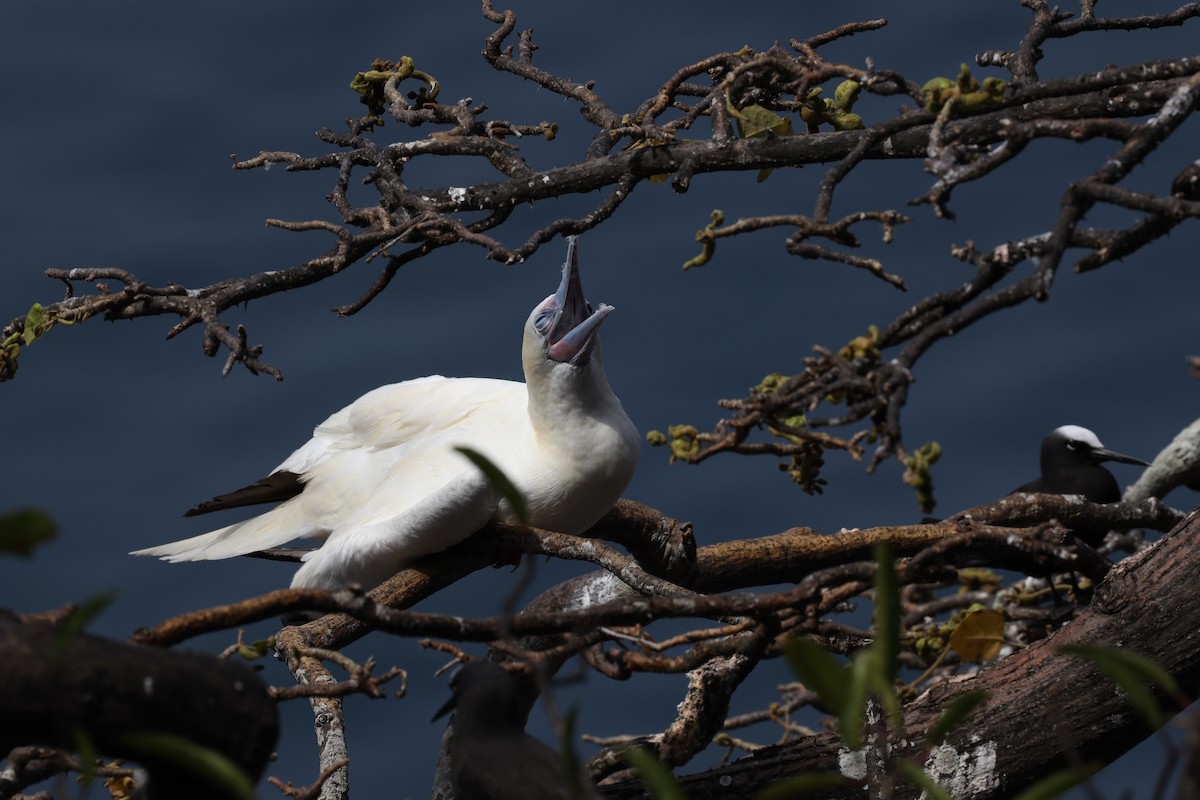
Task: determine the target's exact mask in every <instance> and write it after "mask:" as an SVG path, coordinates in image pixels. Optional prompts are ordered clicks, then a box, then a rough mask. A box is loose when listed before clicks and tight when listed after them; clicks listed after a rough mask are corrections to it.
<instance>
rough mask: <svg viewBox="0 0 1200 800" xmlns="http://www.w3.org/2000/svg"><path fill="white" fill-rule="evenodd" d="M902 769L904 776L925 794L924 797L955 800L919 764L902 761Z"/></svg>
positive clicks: (931, 799)
mask: <svg viewBox="0 0 1200 800" xmlns="http://www.w3.org/2000/svg"><path fill="white" fill-rule="evenodd" d="M900 769H902V770H904V774H905V775H906V776H908V779H909V780H910V781H912V782H913V783H915V784H916V785H917V788H918V789H920V790H921V791H922V793H923V795H922V796H923V797H926V798H929V800H953V798H951V797H950V793H949V792H947V791H946V790H945V788H943V787H942V785H941V784H940V783H938V782H937V781H935V780H934V779H933V778H931V777H930V776H929V773H928V772H926V771H925V770H923V769H921V767H920V765H919V764H914V763H913V762H911V761H901V762H900Z"/></svg>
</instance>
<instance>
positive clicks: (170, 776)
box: [0, 618, 279, 798]
mask: <svg viewBox="0 0 1200 800" xmlns="http://www.w3.org/2000/svg"><path fill="white" fill-rule="evenodd" d="M0 674H2V675H4V680H3V681H0V708H3V709H4V725H2V726H0V751H4V752H7V751H8V750H10V749H11V748H13V747H16V746H18V745H29V744H46V745H52V746H56V747H65V748H70V749H75V748H77V747H78V746H79V737H81V736H86V737H87V738H88V739H90V740H91V741H92V743H93V745H94V747H95V749H96V751H98V752H100V753H103V754H105V755H108V756H115V757H123V758H127V759H129V760H134V761H138V762H140V763H142V764H144V765H145V766H146V768H147V769H148V770H149V771H150V774H151V779H152V784H153V786H154V789H153V791H154V796H155V797H156V798H168V797H178V798H193V797H194V798H210V797H214V796H219V793H218V792H217V790H215V789H214V788H213V786H212V785H210V784H209V783H207V782H206V781H205V780H204V779H203V778H204V776H203V775H197V774H194V773H192V772H189V771H187V770H186V769H183V768H181V767H180V765H179V764H178V763H175V762H173V761H171V760H167V759H164V758H162V757H161V756H158V755H156V754H155V753H154V752H153V751H151V750H147V749H145V746H144V745H142V744H140V743H139V742H137V741H134V740H133V739H132V738H131V737H133V736H135V735H142V734H154V733H156V732H158V733H167V734H170V735H173V736H177V737H183V738H186V739H188V740H189V741H191V742H193V743H195V744H196V745H200V746H202V747H206V748H209V749H211V750H215V751H216V752H218V753H220V754H222V755H224V756H225V757H226V758H228V759H229V760H230V761H232V762H233V763H234V764H236V765H237V766H239V767H240V768H241V769H242V770H243V771H245V773H246V774H247V775H248V776H249V777H250V778H251V779H252V780H254V779H257V778H258V777H259V776H260V775H261V774H262V772H263V770H264V768H265V767H266V764H267V761H268V760H269V757H270V755H271V753H272V751H273V750H274V748H275V740H276V738H277V737H278V734H279V720H278V715H277V713H276V710H275V704H274V702H272V700H271V699H270V696H269V695H268V693H267V690H266V687H265V686H263V684H262V682H261V681H260V680H259V679H258V676H257V675H256V674H255V673H254V671H253V670H252V669H250V668H249V667H248V666H245V665H242V664H237V663H233V662H228V661H218V660H217V659H215V658H212V657H211V656H205V655H200V654H195V653H172V652H166V651H162V650H155V649H150V648H143V647H133V646H130V645H125V644H120V643H118V642H112V641H108V640H105V639H100V638H98V637H95V636H89V635H87V634H80V635H78V636H75V637H67V638H66V639H63V638H62V636H61V634H58V635H56V629H55V628H53V627H51V626H49V625H39V624H21V623H17V622H15V621H13V620H11V619H8V618H0Z"/></svg>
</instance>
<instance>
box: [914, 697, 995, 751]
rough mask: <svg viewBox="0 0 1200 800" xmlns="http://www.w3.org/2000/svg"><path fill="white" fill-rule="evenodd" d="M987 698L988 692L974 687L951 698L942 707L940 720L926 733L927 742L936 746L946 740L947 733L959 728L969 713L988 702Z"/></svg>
mask: <svg viewBox="0 0 1200 800" xmlns="http://www.w3.org/2000/svg"><path fill="white" fill-rule="evenodd" d="M987 699H988V693H987V692H985V691H983V690H982V689H974V690H972V691H969V692H963V693H962V694H960V695H959V696H958V697H956V698H954V699H953V700H951V701H950V702H949V703H947V704H946V707H945V708H944V709H942V715H941V716H940V717H938V721H937V722H935V723H933V726H932V727H931V728H930V729H929V733H927V734H926V735H925V741H926V743H927V744H929V745H931V746H933V747H936V746H937V745H939V744H941V743H942V742H944V741H945V740H946V736H947V734H949V733H950V731H952V730H954V729H955V728H957V727H958V724H959V723H960V722H962V721H963V720H964V719H966V717H967V715H968V714H970V713H971V712H972V711H974V710H975V709H976V708H977V707H979V706H980V705H981V704H982V703H984V702H986V701H987Z"/></svg>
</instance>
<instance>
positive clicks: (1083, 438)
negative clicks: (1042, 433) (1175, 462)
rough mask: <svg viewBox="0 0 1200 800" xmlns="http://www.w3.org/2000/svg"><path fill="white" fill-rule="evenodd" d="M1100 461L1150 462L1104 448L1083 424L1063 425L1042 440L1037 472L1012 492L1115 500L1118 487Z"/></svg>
mask: <svg viewBox="0 0 1200 800" xmlns="http://www.w3.org/2000/svg"><path fill="white" fill-rule="evenodd" d="M1104 461H1120V462H1121V463H1123V464H1140V465H1142V466H1143V467H1148V466H1150V463H1149V462H1148V461H1143V460H1142V459H1140V458H1134V457H1133V456H1127V455H1124V454H1122V453H1117V452H1114V451H1112V450H1109V449H1107V448H1106V447H1105V446H1104V445H1102V444H1100V439H1099V438H1097V437H1096V434H1094V433H1092V432H1091V431H1089V430H1088V429H1087V428H1081V427H1079V426H1078V425H1063V426H1062V427H1060V428H1055V429H1054V430H1052V431H1050V433H1049V434H1048V435H1047V436H1046V438H1045V439H1043V440H1042V457H1041V465H1042V474H1041V476H1040V477H1038V478H1036V479H1035V480H1032V481H1030V482H1029V483H1026V484H1024V485H1022V486H1019V487H1017V488H1016V489H1014V490H1013V493H1016V492H1042V493H1044V494H1081V495H1083V496H1084V497H1086V498H1087V499H1088V500H1090V501H1092V502H1093V503H1116V502H1117V501H1119V500H1120V499H1121V488H1120V487H1119V486H1118V485H1117V479H1116V478H1114V477H1113V475H1112V473H1111V472H1109V471H1108V470H1106V469H1105V468H1104V467H1102V466H1100V464H1101V463H1102V462H1104Z"/></svg>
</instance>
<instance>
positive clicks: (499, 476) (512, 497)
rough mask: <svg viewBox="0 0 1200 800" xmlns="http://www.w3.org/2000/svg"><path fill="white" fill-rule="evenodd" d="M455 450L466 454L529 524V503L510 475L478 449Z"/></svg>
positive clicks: (517, 514)
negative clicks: (510, 478) (509, 477)
mask: <svg viewBox="0 0 1200 800" xmlns="http://www.w3.org/2000/svg"><path fill="white" fill-rule="evenodd" d="M454 449H455V450H457V451H458V452H460V453H462V454H463V455H464V456H466V458H467V460H468V461H470V462H471V463H472V464H474V465H475V466H476V467H478V468H479V471H480V472H482V473H483V477H485V478H487V481H488V483H490V484H491V485H492V488H493V489H495V490H496V491H498V492H499V493H500V496H501V497H503V498H504V499H505V500H507V501H508V505H509V507H510V508H512V512H513V515H514V516H515V517H516V518H517V519H519V520H520V521H521V523H522V524H524V525H528V524H529V504H528V503H526V502H525V497H524V495H522V494H521V492H520V491H518V489H517V487H516V486H514V485H513V482H512V481H510V480H509V479H508V476H507V475H505V474H504V472H503V471H502V470H501V469H500V468H499V467H497V466H496V465H495V464H494V463H493V462H492V460H491V459H490V458H488V457H487V456H485V455H484V454H483V453H481V452H479V451H478V450H474V449H472V448H470V447H455V448H454Z"/></svg>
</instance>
